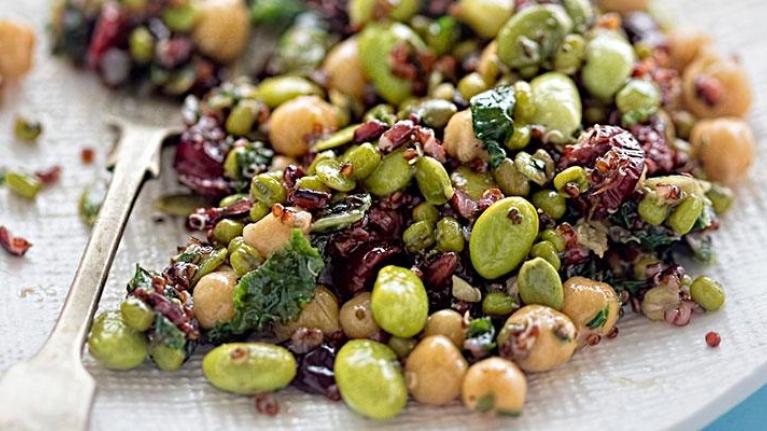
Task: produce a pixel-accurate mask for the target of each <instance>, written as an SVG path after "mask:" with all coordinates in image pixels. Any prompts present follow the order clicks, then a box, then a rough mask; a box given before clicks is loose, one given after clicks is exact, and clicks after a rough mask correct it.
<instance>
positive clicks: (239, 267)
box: [229, 237, 264, 277]
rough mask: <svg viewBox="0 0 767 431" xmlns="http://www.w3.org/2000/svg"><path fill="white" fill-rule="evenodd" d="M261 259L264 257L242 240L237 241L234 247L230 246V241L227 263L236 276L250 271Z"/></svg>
mask: <svg viewBox="0 0 767 431" xmlns="http://www.w3.org/2000/svg"><path fill="white" fill-rule="evenodd" d="M239 239H242V237H239ZM233 242H234V241H233ZM263 261H264V258H263V257H262V256H261V254H260V253H259V252H258V250H256V248H255V247H252V246H250V245H248V244H245V243H244V241H239V245H237V246H235V247H232V246H231V243H230V252H229V265H230V266H231V267H232V269H233V270H234V273H235V274H237V276H238V277H242V276H243V275H245V274H247V273H248V272H250V271H252V270H253V269H255V268H256V267H257V266H258V265H260V264H261V263H262V262H263Z"/></svg>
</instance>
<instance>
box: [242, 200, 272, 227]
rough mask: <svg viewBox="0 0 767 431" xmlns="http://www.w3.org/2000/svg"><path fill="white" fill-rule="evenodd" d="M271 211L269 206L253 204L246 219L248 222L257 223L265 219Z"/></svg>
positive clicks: (260, 203)
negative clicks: (248, 219)
mask: <svg viewBox="0 0 767 431" xmlns="http://www.w3.org/2000/svg"><path fill="white" fill-rule="evenodd" d="M271 211H272V207H271V205H267V204H265V203H263V202H258V201H256V202H253V206H252V207H250V213H248V217H249V218H250V221H252V222H257V221H259V220H261V219H262V218H264V217H266V215H267V214H269V213H270V212H271Z"/></svg>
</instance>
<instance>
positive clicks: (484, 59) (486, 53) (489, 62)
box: [477, 40, 500, 84]
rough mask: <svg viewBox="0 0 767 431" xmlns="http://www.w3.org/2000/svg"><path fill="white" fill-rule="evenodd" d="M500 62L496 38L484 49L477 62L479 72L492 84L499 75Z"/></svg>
mask: <svg viewBox="0 0 767 431" xmlns="http://www.w3.org/2000/svg"><path fill="white" fill-rule="evenodd" d="M499 64H500V60H499V59H498V42H496V41H495V40H494V41H492V42H490V43H489V44H488V45H487V46H486V47H485V49H484V50H482V55H480V56H479V62H478V63H477V73H479V75H480V76H481V77H482V79H484V80H485V82H486V83H488V84H492V83H494V82H495V80H496V78H497V77H498V65H499Z"/></svg>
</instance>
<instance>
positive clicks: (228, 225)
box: [213, 219, 244, 244]
mask: <svg viewBox="0 0 767 431" xmlns="http://www.w3.org/2000/svg"><path fill="white" fill-rule="evenodd" d="M243 227H244V226H243V225H242V223H239V222H236V221H234V220H230V219H223V220H221V221H219V222H218V223H216V226H215V227H214V228H213V237H214V238H216V241H218V242H220V243H221V244H229V241H231V240H232V239H234V238H235V237H238V236H240V235H242V229H243Z"/></svg>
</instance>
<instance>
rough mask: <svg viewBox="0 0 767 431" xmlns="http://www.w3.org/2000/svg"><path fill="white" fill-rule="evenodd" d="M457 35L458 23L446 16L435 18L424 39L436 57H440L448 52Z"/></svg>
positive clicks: (458, 33)
mask: <svg viewBox="0 0 767 431" xmlns="http://www.w3.org/2000/svg"><path fill="white" fill-rule="evenodd" d="M414 21H415V20H414ZM411 23H412V21H411ZM459 35H460V28H459V27H458V21H456V19H455V18H453V17H452V16H449V15H446V16H442V17H439V18H437V20H436V21H434V22H432V23H431V24H430V25H429V27H428V28H427V29H426V35H425V39H426V44H427V45H428V46H429V48H431V50H432V51H434V53H435V54H437V55H438V56H442V55H445V54H447V53H448V52H450V49H451V48H452V47H453V45H455V42H456V41H457V40H458V37H459Z"/></svg>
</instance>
